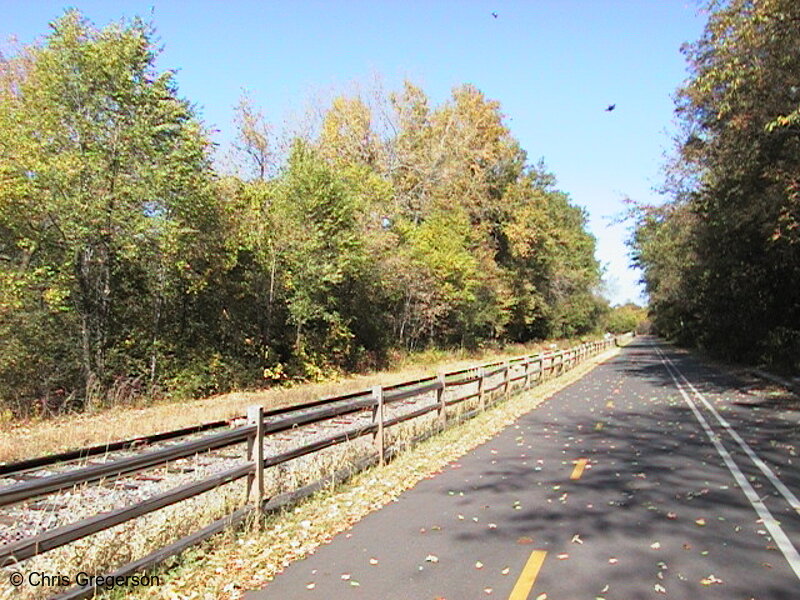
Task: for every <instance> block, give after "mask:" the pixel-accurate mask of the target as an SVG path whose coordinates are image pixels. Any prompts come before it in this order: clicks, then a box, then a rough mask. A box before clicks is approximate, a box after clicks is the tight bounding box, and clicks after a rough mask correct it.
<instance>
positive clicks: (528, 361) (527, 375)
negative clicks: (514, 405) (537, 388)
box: [525, 356, 531, 390]
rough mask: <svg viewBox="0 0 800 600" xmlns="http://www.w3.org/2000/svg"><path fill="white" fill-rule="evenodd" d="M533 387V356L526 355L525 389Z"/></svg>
mask: <svg viewBox="0 0 800 600" xmlns="http://www.w3.org/2000/svg"><path fill="white" fill-rule="evenodd" d="M530 387H531V357H530V356H526V357H525V389H526V390H527V389H529V388H530Z"/></svg>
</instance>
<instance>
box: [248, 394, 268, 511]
mask: <svg viewBox="0 0 800 600" xmlns="http://www.w3.org/2000/svg"><path fill="white" fill-rule="evenodd" d="M247 424H248V425H255V426H256V431H255V434H254V435H253V437H251V438H248V439H247V460H248V461H252V462H253V465H254V466H255V472H254V473H253V474H252V475H250V476H249V477H248V478H247V499H246V500H247V502H249V501H250V499H251V498H252V496H253V491H254V490H253V484H255V506H256V509H257V510H261V506H262V505H263V503H264V409H263V408H262V407H261V406H258V405H255V406H248V407H247Z"/></svg>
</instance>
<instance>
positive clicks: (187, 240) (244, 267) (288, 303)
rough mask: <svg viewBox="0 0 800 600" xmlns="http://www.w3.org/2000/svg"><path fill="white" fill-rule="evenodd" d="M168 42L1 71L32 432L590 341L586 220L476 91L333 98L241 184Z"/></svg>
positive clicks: (4, 155) (14, 63)
mask: <svg viewBox="0 0 800 600" xmlns="http://www.w3.org/2000/svg"><path fill="white" fill-rule="evenodd" d="M154 35H155V34H154V31H153V29H152V26H151V25H149V24H147V23H145V22H142V21H139V20H134V21H130V22H121V23H118V24H113V25H109V26H107V27H105V28H102V29H98V28H96V27H94V26H93V25H92V24H91V23H89V22H87V21H86V20H84V19H83V18H82V17H81V15H80V14H79V13H77V12H75V11H71V12H68V13H66V14H65V15H64V16H63V17H62V18H61V19H59V20H58V21H56V22H55V23H53V24H52V30H51V33H50V34H49V35H48V36H47V37H46V38H45V39H44V40H42V41H41V42H40V43H37V44H35V45H33V46H30V47H24V48H20V49H18V50H16V51H15V52H13V53H11V54H9V55H7V56H4V57H2V60H0V339H2V346H0V396H2V400H3V402H4V404H5V406H6V407H7V408H8V409H10V410H12V411H13V412H14V413H17V414H27V413H30V412H31V411H39V412H46V411H52V410H56V409H61V408H65V407H66V408H76V409H80V408H84V407H86V406H87V405H92V404H95V403H97V402H102V401H114V400H115V398H116V399H118V400H119V399H124V398H126V397H131V396H137V395H148V394H154V393H160V394H174V395H179V396H195V395H199V394H208V393H213V392H219V391H224V390H227V389H230V388H231V387H233V386H253V385H258V384H260V383H261V384H263V383H270V382H274V381H280V380H282V379H285V378H287V377H300V378H314V377H318V376H320V375H324V374H326V373H328V372H330V371H331V370H335V369H343V370H353V369H360V368H364V367H370V366H376V365H380V364H381V363H382V362H383V361H385V359H386V356H387V353H388V352H390V351H392V350H394V349H409V350H414V349H420V348H425V347H429V346H465V347H477V346H479V345H481V344H485V343H491V342H524V341H528V340H533V339H539V338H545V337H550V336H553V337H561V336H574V335H580V334H585V333H587V332H591V331H593V330H595V329H596V328H597V327H598V323H599V319H600V318H601V317H602V316H603V315H604V314H605V313H606V312H607V304H606V303H605V301H603V300H602V299H600V298H599V297H598V296H597V294H596V290H597V288H598V284H599V282H600V269H599V266H598V263H597V261H596V260H595V258H594V249H595V240H594V238H593V237H592V236H591V235H590V234H589V233H588V232H587V229H586V218H587V216H586V214H585V212H584V211H583V210H582V209H581V208H579V207H577V206H575V205H573V204H572V203H571V202H570V199H569V197H568V196H567V195H566V194H565V193H563V192H561V191H559V190H558V189H557V187H556V183H555V179H554V177H553V175H552V174H551V173H549V172H548V171H547V170H546V169H545V167H544V166H543V165H542V164H541V163H539V164H535V165H532V164H529V162H528V160H527V157H526V154H525V152H524V151H523V150H522V148H520V145H519V144H518V142H517V141H516V140H515V139H514V137H513V136H512V135H511V133H510V131H509V130H508V128H507V127H506V125H505V123H504V120H503V116H502V113H501V111H500V105H499V104H498V103H497V102H496V101H493V100H489V99H487V98H486V97H485V96H484V95H483V93H481V92H480V91H479V90H478V89H476V88H475V87H473V86H471V85H463V86H460V87H458V88H456V89H454V90H453V92H452V95H451V97H449V98H448V99H447V100H446V101H445V102H443V103H441V104H440V105H438V106H434V105H432V103H431V101H430V100H429V99H428V97H427V96H426V94H425V93H424V91H423V90H422V89H420V88H419V87H417V86H415V85H414V84H412V83H410V82H407V83H405V85H404V86H403V87H402V89H400V90H399V91H397V92H395V93H392V94H383V95H381V96H380V97H377V96H369V97H366V96H364V95H362V94H357V93H354V94H350V95H342V96H339V97H337V98H335V99H334V100H333V101H332V102H330V103H329V104H328V105H327V106H325V107H324V109H323V110H321V112H320V113H319V119H318V122H316V123H311V125H310V126H309V127H306V128H305V130H304V131H302V132H300V133H295V134H292V135H290V136H288V137H286V136H284V138H282V139H279V136H277V135H276V134H275V132H274V131H273V129H272V127H271V125H270V124H269V123H267V122H266V121H265V119H264V117H263V115H262V113H261V111H260V110H259V109H258V107H256V106H254V104H253V103H252V102H251V101H250V100H249V99H248V98H247V97H246V96H245V97H243V99H242V101H241V103H240V104H239V106H238V107H237V109H236V126H237V137H236V144H235V147H236V151H237V152H236V154H235V156H236V160H235V172H236V173H237V175H231V174H229V173H228V174H225V173H223V172H220V171H219V170H218V169H216V168H215V163H214V161H213V160H212V157H213V150H214V149H213V147H212V144H211V142H210V136H209V132H208V131H207V130H206V128H205V126H204V125H203V123H202V122H201V121H200V119H199V118H198V115H197V113H196V109H195V108H194V107H193V106H192V105H191V104H190V103H189V102H188V101H187V100H185V99H183V98H181V97H180V95H179V93H178V89H177V86H176V80H175V76H174V73H173V72H171V71H159V70H158V68H157V66H156V59H157V54H158V52H157V50H156V47H155V45H154Z"/></svg>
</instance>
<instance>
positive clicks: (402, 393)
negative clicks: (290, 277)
mask: <svg viewBox="0 0 800 600" xmlns="http://www.w3.org/2000/svg"><path fill="white" fill-rule="evenodd" d="M619 341H620V338H610V339H605V340H601V341H595V342H589V343H585V344H581V345H579V346H576V347H573V348H570V349H568V350H563V351H558V352H550V353H542V354H537V355H529V356H522V357H518V358H514V359H511V360H507V361H503V362H494V363H489V364H483V365H480V366H477V367H470V368H467V369H462V370H458V371H453V372H447V373H440V374H438V375H434V376H430V377H426V378H423V379H418V380H415V381H407V382H403V383H399V384H394V385H389V386H377V387H374V388H372V389H370V390H364V391H360V392H354V393H350V394H347V395H344V396H337V397H333V398H325V399H321V400H316V401H314V402H309V403H305V404H302V405H298V406H294V407H290V408H284V409H278V410H264V409H263V408H262V407H260V406H256V407H251V408H250V409H249V410H248V412H247V416H246V419H242V420H240V421H239V422H238V423H236V424H235V426H231V425H228V426H227V427H228V428H227V429H223V430H221V431H217V432H213V433H210V434H208V433H207V431H206V432H204V433H203V437H199V438H197V439H192V440H190V441H183V442H181V441H177V442H176V441H175V439H174V438H175V437H176V436H172V438H170V436H169V435H166V436H165V434H160V435H161V436H162V438H163V439H169V442H168V444H167V445H165V446H164V447H159V448H157V449H149V450H145V451H142V450H139V451H137V452H135V453H130V452H129V454H130V455H128V456H123V457H121V458H115V459H111V460H106V461H103V462H99V463H98V464H89V465H88V466H80V467H77V468H72V469H70V470H66V471H64V472H56V473H52V474H45V475H43V476H35V477H31V478H28V479H26V480H22V481H19V482H17V483H13V484H11V485H7V486H4V487H0V511H2V510H6V509H10V508H13V507H17V508H19V507H20V506H28V505H30V504H31V503H32V502H35V501H38V499H39V498H40V497H43V496H52V495H57V494H72V495H73V496H74V495H79V494H81V493H83V492H85V491H86V490H88V489H92V488H93V487H95V486H106V487H108V486H110V485H111V484H113V483H114V482H116V483H117V484H118V483H119V482H120V481H128V480H131V481H133V480H132V479H131V478H133V477H137V476H138V477H140V478H142V479H145V478H146V477H147V475H146V473H151V472H152V470H153V469H158V468H162V469H163V468H165V465H174V464H176V461H181V460H184V459H191V458H192V457H198V456H202V457H204V459H203V460H205V461H207V462H208V463H209V464H210V463H212V462H214V461H215V460H218V462H216V463H214V464H215V465H217V466H218V465H219V464H222V463H223V462H224V461H225V460H227V461H228V462H229V463H231V464H232V465H233V466H231V467H230V468H224V469H223V468H218V469H217V471H216V472H215V473H214V474H213V476H210V477H203V478H201V479H198V480H195V481H190V482H188V483H183V484H181V485H178V486H175V487H171V488H169V489H166V490H165V491H163V492H162V493H158V494H155V495H152V496H150V497H147V498H146V499H143V500H141V501H138V502H136V503H132V504H126V505H124V506H122V507H121V508H117V509H114V510H110V511H109V510H106V511H101V512H98V513H97V514H93V515H91V516H88V517H85V518H80V519H78V520H74V519H73V521H72V522H68V523H66V524H63V525H59V526H56V527H50V528H47V529H44V530H43V531H40V532H37V533H36V534H35V535H30V536H26V537H22V539H17V540H15V541H12V542H11V543H7V544H5V545H3V546H0V566H2V567H3V569H4V570H8V569H10V570H12V571H21V570H23V569H24V568H25V567H26V565H25V561H29V560H31V559H34V558H35V557H39V556H40V555H43V554H45V553H49V552H53V551H57V550H58V549H61V548H63V547H66V546H68V545H69V544H72V543H75V542H77V541H79V540H83V539H84V538H88V537H89V536H92V535H95V534H98V533H100V532H105V531H107V530H109V529H111V528H114V527H117V526H119V525H121V524H124V523H128V522H133V521H134V520H136V519H140V518H142V517H145V516H146V515H149V514H151V513H156V511H161V510H162V509H166V508H168V507H171V506H173V505H177V504H178V503H181V502H183V501H186V500H189V499H193V498H197V497H199V496H201V495H203V494H206V493H208V492H212V491H214V490H218V489H220V488H221V487H222V486H226V485H227V484H231V483H233V482H239V483H240V485H241V486H242V490H241V491H243V496H244V497H242V496H241V495H240V496H239V502H238V508H237V507H236V506H237V505H233V506H229V507H228V508H229V510H228V512H226V513H225V514H224V515H223V516H221V517H217V518H216V519H215V520H213V521H212V522H211V523H210V524H208V525H206V526H204V527H202V528H199V529H197V530H196V531H194V532H193V533H190V534H189V535H185V536H184V537H181V538H180V539H178V540H177V541H174V542H172V543H170V544H168V545H166V546H163V547H160V548H156V549H153V548H151V549H150V550H149V553H148V554H147V555H146V556H144V557H143V558H140V559H138V560H135V561H133V562H129V563H127V564H125V565H124V566H121V567H117V568H115V569H114V568H108V565H102V566H97V565H96V568H98V569H100V568H105V569H107V570H109V571H112V572H110V573H108V575H107V576H106V577H112V578H118V577H121V578H124V577H126V576H129V575H132V574H135V573H140V572H142V571H146V570H148V569H149V568H151V567H153V566H155V565H157V564H159V563H161V562H163V561H164V560H165V559H166V558H168V557H171V556H174V555H176V554H178V553H180V552H182V551H183V550H184V549H186V548H188V547H190V546H192V545H195V544H197V543H199V542H201V541H203V540H205V539H207V538H209V537H211V536H213V535H214V534H216V533H218V532H221V531H223V530H224V529H226V528H228V527H232V526H234V525H236V524H239V523H241V522H242V521H244V520H245V519H248V518H251V517H253V516H256V515H257V514H259V513H263V512H267V511H272V510H275V509H277V508H280V507H283V506H286V505H288V504H290V503H293V502H296V501H297V500H298V499H300V498H302V497H304V496H307V495H309V494H311V493H313V492H314V491H316V490H319V489H321V488H322V487H324V486H325V485H329V484H330V483H331V482H334V481H341V480H342V479H344V478H346V477H347V476H349V475H351V474H352V473H354V472H356V471H358V470H361V469H364V468H366V467H367V466H369V465H372V464H375V463H379V464H383V463H385V462H386V461H387V460H388V459H389V458H391V456H393V455H394V454H396V453H397V452H399V451H400V450H401V449H402V448H403V447H405V446H407V445H408V444H409V443H413V442H416V441H419V440H421V439H423V438H425V437H429V436H430V435H432V434H434V433H435V432H437V431H440V430H441V429H443V428H444V427H446V426H447V425H448V423H452V422H456V421H463V420H464V419H466V418H469V417H471V416H473V415H475V414H477V413H478V412H480V411H482V410H484V409H486V408H487V407H489V406H491V405H492V404H495V403H497V402H499V401H500V400H501V399H503V398H505V397H506V396H508V395H509V394H511V393H512V391H515V390H523V389H527V388H529V387H531V386H533V385H535V384H537V383H539V382H541V381H543V380H545V379H548V378H550V377H553V376H556V375H559V374H561V373H563V372H565V371H567V370H569V369H571V368H573V367H575V366H576V365H578V364H580V363H581V362H583V361H584V360H586V359H587V358H589V357H591V356H594V355H596V354H598V353H600V352H602V351H604V350H606V349H607V348H609V347H611V346H614V345H615V344H619ZM214 426H215V427H217V424H214ZM197 431H199V430H197V429H196V428H194V429H193V433H195V434H196V433H197ZM273 440H274V442H273ZM359 440H360V443H361V446H358V448H357V450H358V451H357V452H356V451H352V452H350V454H349V455H348V458H347V460H344V459H343V458H342V456H344V455H341V456H339V455H337V456H336V457H334V458H335V460H334V461H333V462H332V463H331V465H330V466H329V467H328V468H326V470H325V471H324V472H322V473H321V475H322V476H320V477H317V478H315V479H314V480H313V481H310V482H303V483H302V484H301V485H297V486H295V487H294V488H293V489H283V490H281V489H280V486H277V487H276V485H275V477H276V475H275V473H276V472H278V471H280V470H281V469H284V471H283V473H284V474H285V473H286V472H288V471H287V470H286V469H287V465H288V464H289V463H292V462H293V461H297V460H298V459H303V458H304V457H305V458H306V459H307V460H308V459H311V458H312V457H315V456H318V455H320V454H321V453H323V451H327V450H328V449H333V448H336V447H340V446H341V447H342V448H344V447H345V446H347V445H351V446H348V447H352V445H353V444H354V443H355V442H357V441H359ZM236 446H238V447H240V448H241V449H240V450H238V451H236V453H235V455H234V456H233V457H232V456H231V449H232V448H233V447H236ZM77 452H80V451H77ZM225 453H227V454H225ZM220 457H221V458H220ZM219 461H222V462H219ZM231 461H233V462H231ZM237 461H238V462H237ZM31 462H35V461H26V464H27V463H31ZM225 464H228V463H225ZM6 470H13V469H12V468H11V467H9V466H6ZM184 470H185V469H184ZM276 470H277V471H276ZM126 478H128V479H126ZM270 478H272V479H270ZM137 481H138V480H137ZM284 487H286V486H284ZM6 581H7V578H6ZM62 589H63V588H62ZM97 591H98V589H97V588H96V587H92V586H90V585H83V586H77V587H72V588H69V589H67V590H66V591H61V592H60V593H59V594H58V595H56V596H53V598H57V599H59V600H66V599H78V598H89V597H91V596H93V595H95V594H96V593H97Z"/></svg>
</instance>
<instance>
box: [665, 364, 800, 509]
mask: <svg viewBox="0 0 800 600" xmlns="http://www.w3.org/2000/svg"><path fill="white" fill-rule="evenodd" d="M659 352H660V351H659ZM662 354H663V353H662ZM662 359H663V360H666V361H667V362H668V363H669V365H670V366H671V367H672V368H673V369H674V370H675V372H676V373H677V374H678V375H680V377H681V379H682V380H683V381H684V383H685V384H686V385H687V386H689V389H690V390H692V392H694V395H695V396H696V397H697V398H698V399H699V400H700V401H701V402H702V403H703V404H704V405H705V407H706V408H707V409H708V410H709V411H711V414H713V415H714V417H715V418H716V419H717V421H719V424H720V425H722V426H723V427H724V428H725V430H726V431H727V432H728V433H729V434H730V435H731V437H732V438H733V439H734V440H735V441H736V443H737V444H739V446H740V447H741V448H742V450H744V452H745V454H747V456H749V457H750V460H752V461H753V463H755V465H756V466H757V467H758V468H759V469H761V472H762V473H764V475H765V476H766V477H767V479H769V480H770V483H772V485H774V486H775V489H777V490H778V492H780V493H781V495H782V496H783V497H784V498H786V501H787V502H788V503H789V506H791V507H792V508H793V509H794V510H795V512H798V513H800V500H798V499H797V496H795V495H794V494H793V493H792V490H790V489H789V488H788V487H786V486H785V485H784V483H783V482H782V481H781V480H780V479H778V476H777V475H775V473H774V472H773V470H772V469H771V468H770V467H769V466H768V465H767V464H766V463H765V462H764V461H763V460H761V458H760V457H759V456H758V455H757V454H756V453H755V451H754V450H753V449H752V448H751V447H750V445H749V444H748V443H747V442H745V441H744V440H743V439H742V437H741V436H740V435H739V434H738V433H737V432H736V430H734V429H733V427H731V425H730V423H728V421H726V420H725V418H724V417H723V416H722V415H720V414H719V413H718V412H717V410H716V409H715V408H714V406H713V405H712V404H711V403H710V402H709V401H708V400H706V398H705V397H704V396H703V394H701V393H700V392H699V391H698V390H697V388H695V387H694V385H692V382H691V381H689V380H688V379H687V378H686V376H685V375H684V374H683V373H681V370H680V369H679V368H678V367H677V366H676V365H675V363H674V362H673V361H672V359H670V358H669V357H668V356H666V355H663V357H662Z"/></svg>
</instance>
